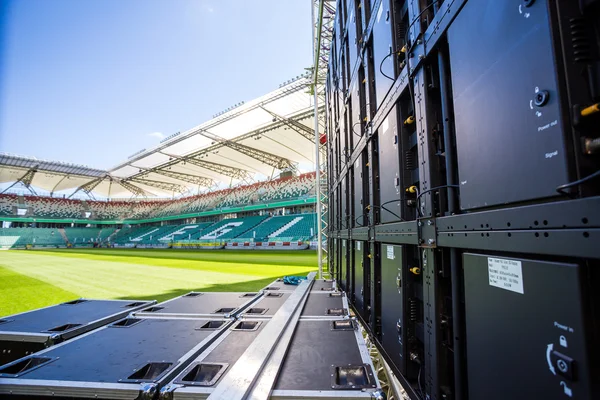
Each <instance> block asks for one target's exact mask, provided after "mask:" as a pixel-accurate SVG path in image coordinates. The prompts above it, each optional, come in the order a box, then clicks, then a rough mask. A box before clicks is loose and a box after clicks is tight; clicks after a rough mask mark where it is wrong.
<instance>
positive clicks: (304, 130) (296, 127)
mask: <svg viewBox="0 0 600 400" xmlns="http://www.w3.org/2000/svg"><path fill="white" fill-rule="evenodd" d="M261 108H262V109H263V110H264V111H265V112H267V113H269V114H271V116H273V117H274V118H277V119H278V120H280V121H281V122H283V123H284V124H285V125H286V126H287V127H288V128H290V129H291V130H293V131H295V132H296V133H298V134H300V135H301V136H302V137H303V138H305V139H307V140H309V141H310V142H311V143H312V142H314V141H315V131H313V130H312V129H311V128H309V127H308V126H306V125H304V124H302V123H300V122H298V121H295V120H293V119H289V118H285V117H282V116H281V115H279V114H276V113H274V112H273V111H269V110H267V109H266V108H264V107H261Z"/></svg>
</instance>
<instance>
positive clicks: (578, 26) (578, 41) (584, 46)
mask: <svg viewBox="0 0 600 400" xmlns="http://www.w3.org/2000/svg"><path fill="white" fill-rule="evenodd" d="M569 25H570V28H571V43H572V45H573V55H574V56H575V62H578V63H588V62H590V61H591V60H592V55H591V53H590V42H589V40H588V34H587V29H586V26H585V20H584V19H583V18H571V19H570V20H569Z"/></svg>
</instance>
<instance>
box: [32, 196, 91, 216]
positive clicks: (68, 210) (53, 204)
mask: <svg viewBox="0 0 600 400" xmlns="http://www.w3.org/2000/svg"><path fill="white" fill-rule="evenodd" d="M25 204H26V205H27V206H28V208H29V211H28V214H30V215H33V216H36V217H45V218H82V216H83V212H84V210H83V207H82V205H81V201H80V200H69V199H61V198H52V197H34V196H25Z"/></svg>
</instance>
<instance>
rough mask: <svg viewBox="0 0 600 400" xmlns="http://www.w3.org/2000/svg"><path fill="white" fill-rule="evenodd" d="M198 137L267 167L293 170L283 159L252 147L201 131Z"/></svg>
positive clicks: (292, 164)
mask: <svg viewBox="0 0 600 400" xmlns="http://www.w3.org/2000/svg"><path fill="white" fill-rule="evenodd" d="M199 133H200V135H202V136H204V137H207V138H209V139H211V140H214V141H215V142H218V143H220V144H222V145H224V146H227V147H229V148H231V149H233V150H235V151H237V152H239V153H242V154H244V155H246V156H248V157H251V158H254V159H255V160H258V161H260V162H261V163H263V164H266V165H269V166H271V167H274V168H277V169H286V168H291V169H294V168H295V165H294V163H292V162H291V161H290V160H288V159H287V158H284V157H280V156H277V155H275V154H271V153H267V152H266V151H262V150H258V149H255V148H253V147H249V146H246V145H244V144H241V143H237V142H234V141H231V140H227V139H223V138H222V137H220V136H218V135H215V134H214V133H210V132H208V131H205V130H202V131H201V132H199Z"/></svg>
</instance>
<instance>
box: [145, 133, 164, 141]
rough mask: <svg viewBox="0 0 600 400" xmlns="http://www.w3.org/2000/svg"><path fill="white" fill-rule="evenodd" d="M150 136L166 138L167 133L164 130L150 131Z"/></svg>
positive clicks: (159, 138)
mask: <svg viewBox="0 0 600 400" xmlns="http://www.w3.org/2000/svg"><path fill="white" fill-rule="evenodd" d="M148 136H150V137H153V138H156V139H158V140H161V139H164V138H165V134H164V133H162V132H152V133H149V134H148Z"/></svg>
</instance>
